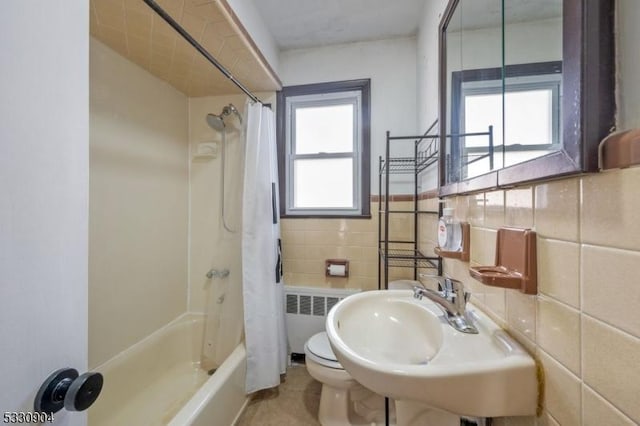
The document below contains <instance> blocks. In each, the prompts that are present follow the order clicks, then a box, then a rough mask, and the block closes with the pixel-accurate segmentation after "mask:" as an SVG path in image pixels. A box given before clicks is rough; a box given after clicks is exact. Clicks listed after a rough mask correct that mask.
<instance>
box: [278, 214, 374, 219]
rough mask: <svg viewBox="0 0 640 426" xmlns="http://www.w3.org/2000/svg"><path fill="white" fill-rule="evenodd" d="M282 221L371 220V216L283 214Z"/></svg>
mask: <svg viewBox="0 0 640 426" xmlns="http://www.w3.org/2000/svg"><path fill="white" fill-rule="evenodd" d="M280 219H371V214H349V215H346V214H342V215H341V214H289V215H287V214H281V215H280Z"/></svg>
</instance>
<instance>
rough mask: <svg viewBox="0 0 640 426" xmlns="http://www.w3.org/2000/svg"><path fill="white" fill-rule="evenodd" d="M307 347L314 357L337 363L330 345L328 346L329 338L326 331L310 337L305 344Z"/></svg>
mask: <svg viewBox="0 0 640 426" xmlns="http://www.w3.org/2000/svg"><path fill="white" fill-rule="evenodd" d="M307 347H308V348H309V351H310V352H312V353H313V354H314V355H317V356H319V357H321V358H324V359H327V360H329V361H336V362H337V361H338V359H337V358H336V356H335V354H334V353H333V350H331V344H329V337H328V336H327V332H326V331H323V332H321V333H318V334H314V335H313V336H311V338H310V339H309V341H308V342H307Z"/></svg>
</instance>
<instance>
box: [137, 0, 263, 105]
mask: <svg viewBox="0 0 640 426" xmlns="http://www.w3.org/2000/svg"><path fill="white" fill-rule="evenodd" d="M143 1H144V2H145V3H146V4H147V6H149V7H150V8H151V9H153V11H154V12H156V13H157V14H158V15H159V16H160V17H161V18H162V19H164V20H165V22H166V23H167V24H169V25H171V27H172V28H173V29H174V30H176V31H177V32H178V34H180V35H181V36H182V38H184V39H185V40H186V41H187V42H188V43H189V44H190V45H192V46H193V47H195V48H196V50H197V51H198V52H200V54H201V55H202V56H204V57H205V58H206V59H207V60H208V61H209V62H211V63H212V64H213V66H215V67H216V68H218V70H220V72H221V73H222V74H224V76H225V77H227V78H228V79H229V80H231V82H232V83H233V84H235V85H236V86H238V88H239V89H240V90H242V91H243V92H244V93H245V94H246V95H247V96H248V97H249V98H251V100H252V101H254V102H259V103H261V104H262V101H261V100H260V99H258V97H257V96H256V95H254V94H253V93H251V91H250V90H249V89H247V88H246V87H245V86H244V85H243V84H242V83H240V82H239V81H238V80H236V78H235V77H234V76H233V75H232V74H231V73H230V72H229V70H227V69H226V68H225V67H224V66H223V65H222V64H221V63H220V62H218V60H217V59H216V58H214V57H213V55H211V53H209V52H208V51H207V49H205V48H204V47H202V45H201V44H200V43H198V42H197V41H196V40H195V39H194V38H193V37H191V34H189V33H188V32H187V31H186V30H185V29H184V28H182V26H181V25H180V24H178V23H177V22H176V21H175V20H174V19H173V18H172V17H171V15H169V14H168V13H167V12H165V10H164V9H163V8H161V7H160V6H159V5H158V3H156V2H155V1H154V0H143ZM263 105H264V104H263Z"/></svg>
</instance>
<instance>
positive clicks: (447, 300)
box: [413, 275, 478, 334]
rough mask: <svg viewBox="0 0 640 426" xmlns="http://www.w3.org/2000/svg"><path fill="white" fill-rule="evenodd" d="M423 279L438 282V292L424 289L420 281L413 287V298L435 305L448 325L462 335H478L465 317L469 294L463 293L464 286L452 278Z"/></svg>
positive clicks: (467, 317) (434, 277) (466, 316)
mask: <svg viewBox="0 0 640 426" xmlns="http://www.w3.org/2000/svg"><path fill="white" fill-rule="evenodd" d="M425 277H428V278H432V279H435V280H436V281H438V284H439V288H440V291H435V290H430V289H428V288H426V287H425V286H424V285H422V283H421V282H420V281H416V283H417V284H419V285H415V286H414V287H413V297H415V298H416V299H422V297H423V296H424V297H426V298H427V299H429V300H431V301H433V302H434V303H436V304H437V305H438V306H439V307H440V309H442V311H443V312H444V315H445V318H446V319H447V321H448V322H449V324H450V325H451V326H452V327H453V328H455V329H456V330H458V331H461V332H463V333H470V334H478V329H477V328H475V327H474V326H473V325H472V324H471V320H470V319H469V316H468V315H467V311H466V307H467V301H468V300H469V297H470V296H471V293H467V292H466V291H464V286H463V285H462V283H461V282H460V281H458V280H454V279H452V278H445V277H438V276H431V275H425Z"/></svg>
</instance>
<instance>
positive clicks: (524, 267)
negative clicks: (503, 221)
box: [469, 228, 538, 294]
mask: <svg viewBox="0 0 640 426" xmlns="http://www.w3.org/2000/svg"><path fill="white" fill-rule="evenodd" d="M469 274H470V275H471V276H472V277H473V278H475V279H476V280H478V281H480V282H481V283H483V284H486V285H489V286H493V287H502V288H511V289H517V290H520V291H521V292H523V293H525V294H537V293H538V282H537V262H536V233H535V232H534V231H532V230H530V229H518V228H500V229H498V236H497V237H496V265H495V266H472V267H471V268H469Z"/></svg>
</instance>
